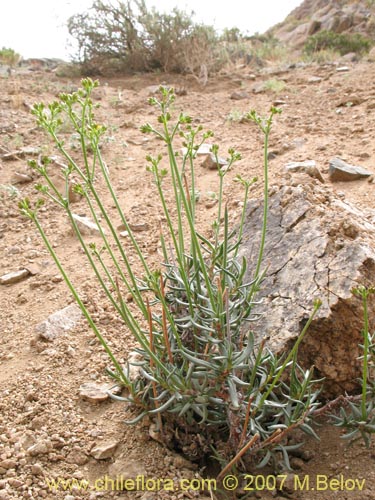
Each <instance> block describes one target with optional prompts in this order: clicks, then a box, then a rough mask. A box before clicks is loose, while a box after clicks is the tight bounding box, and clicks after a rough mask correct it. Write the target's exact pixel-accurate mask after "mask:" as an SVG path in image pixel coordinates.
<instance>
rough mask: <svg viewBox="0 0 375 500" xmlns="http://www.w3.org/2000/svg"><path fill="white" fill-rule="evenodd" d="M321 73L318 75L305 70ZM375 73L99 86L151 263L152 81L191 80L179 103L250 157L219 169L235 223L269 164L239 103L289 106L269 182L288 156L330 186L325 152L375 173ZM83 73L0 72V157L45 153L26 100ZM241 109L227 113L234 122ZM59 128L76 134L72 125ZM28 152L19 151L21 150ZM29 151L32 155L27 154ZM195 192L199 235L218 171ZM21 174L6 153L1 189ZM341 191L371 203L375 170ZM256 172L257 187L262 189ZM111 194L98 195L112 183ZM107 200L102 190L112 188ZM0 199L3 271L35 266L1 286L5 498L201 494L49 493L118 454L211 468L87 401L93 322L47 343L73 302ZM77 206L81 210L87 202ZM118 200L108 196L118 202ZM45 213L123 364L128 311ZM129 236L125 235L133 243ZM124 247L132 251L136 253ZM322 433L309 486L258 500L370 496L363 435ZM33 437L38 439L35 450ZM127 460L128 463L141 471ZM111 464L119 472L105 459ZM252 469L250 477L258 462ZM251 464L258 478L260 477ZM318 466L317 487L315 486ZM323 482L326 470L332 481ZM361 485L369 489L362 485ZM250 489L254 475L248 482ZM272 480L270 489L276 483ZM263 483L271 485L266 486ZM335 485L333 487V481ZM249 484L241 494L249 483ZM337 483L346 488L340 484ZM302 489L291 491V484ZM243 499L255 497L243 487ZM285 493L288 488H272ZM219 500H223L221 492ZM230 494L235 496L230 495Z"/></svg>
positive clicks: (367, 67)
mask: <svg viewBox="0 0 375 500" xmlns="http://www.w3.org/2000/svg"><path fill="white" fill-rule="evenodd" d="M312 77H319V78H312ZM270 79H278V80H282V81H284V82H285V88H284V89H283V90H281V91H280V92H279V93H275V92H274V91H272V90H267V91H264V92H259V93H254V92H253V89H254V87H258V86H259V85H260V84H261V83H262V82H265V81H268V80H270ZM374 81H375V67H374V65H373V64H371V63H358V64H350V65H349V68H348V71H342V72H341V71H337V66H335V65H326V66H318V65H309V66H305V67H295V68H289V69H285V68H284V69H283V68H281V69H280V68H271V69H269V70H267V71H263V72H259V73H255V74H252V73H250V71H248V70H246V69H244V68H242V69H233V70H232V72H231V73H230V74H228V75H222V76H220V77H217V78H212V79H210V80H209V82H208V85H207V86H206V87H204V88H201V87H199V85H198V84H197V83H196V82H195V81H192V80H191V79H189V78H183V77H176V76H168V75H149V76H139V75H137V76H132V77H127V78H117V79H110V80H106V79H105V78H102V79H101V87H100V88H99V89H98V90H97V91H96V97H97V99H99V100H100V103H101V108H100V110H99V111H98V116H99V117H101V119H102V120H103V121H104V122H106V123H107V124H108V126H109V129H108V138H107V141H106V143H105V145H104V151H103V154H104V156H105V159H106V161H107V163H108V166H109V170H110V173H111V176H112V180H113V183H114V185H115V187H116V191H117V193H118V196H119V199H120V202H121V205H122V207H123V209H124V210H125V212H126V213H128V214H129V218H130V221H131V222H132V221H133V222H134V223H137V224H143V223H147V224H148V226H147V227H146V230H144V231H142V232H139V233H138V234H137V237H138V240H139V242H140V245H141V246H142V248H143V249H144V251H145V253H146V254H147V256H148V258H149V259H150V261H151V262H154V263H155V264H157V263H158V262H160V256H159V253H158V251H157V249H158V247H157V240H158V235H157V218H158V201H157V197H156V194H155V191H154V186H153V185H152V182H151V178H150V177H149V175H148V174H146V171H145V156H146V154H149V153H156V152H158V151H159V148H160V143H159V142H158V141H157V140H155V139H152V138H150V137H148V136H147V137H145V136H143V135H142V134H141V133H140V131H139V127H140V126H141V125H142V124H143V123H144V122H146V121H154V120H155V117H154V111H153V109H152V108H151V107H150V106H149V105H148V104H147V99H148V97H149V95H150V92H151V90H150V88H149V87H150V85H155V84H159V83H166V84H171V85H174V86H176V87H177V88H185V89H186V91H187V93H186V95H181V96H178V97H177V100H176V103H175V111H176V113H177V112H178V111H180V110H183V111H185V112H186V113H188V114H190V115H191V116H193V117H194V118H195V120H196V123H201V124H202V125H204V127H205V128H208V129H212V130H213V131H214V133H215V142H216V143H217V144H219V145H220V149H221V151H223V152H224V151H226V150H227V149H228V147H232V146H233V147H235V148H236V149H237V150H239V151H240V152H241V154H242V160H241V161H239V162H238V163H237V164H236V167H235V168H234V170H233V172H230V173H229V174H228V176H227V177H226V181H225V188H226V196H227V200H228V205H229V207H230V209H231V220H232V221H233V223H234V222H235V221H236V220H237V218H238V216H239V214H240V210H241V206H240V202H241V199H242V198H241V191H240V188H239V186H238V185H237V184H235V183H233V179H234V177H235V175H236V174H237V173H241V174H242V175H243V176H244V177H246V178H249V177H250V176H251V177H252V176H255V175H258V176H260V177H261V173H262V137H261V135H260V133H259V131H258V130H257V129H256V127H255V126H254V125H253V124H249V123H240V122H239V121H238V120H236V118H237V117H238V116H239V114H240V113H242V112H245V111H248V110H249V109H252V108H255V109H256V110H257V111H258V112H259V113H261V114H262V113H266V112H267V110H268V109H269V107H270V105H271V104H272V103H277V101H282V102H279V104H280V107H282V108H283V113H282V114H281V115H280V116H277V117H276V119H275V126H274V130H273V133H272V138H271V146H270V149H271V151H273V152H274V153H275V154H274V158H273V159H272V160H271V162H270V169H271V182H274V183H275V182H282V181H285V171H284V166H285V165H286V164H287V163H288V162H290V161H299V160H308V159H309V160H315V161H316V162H317V166H318V167H319V169H320V171H321V172H322V174H323V177H324V178H325V180H326V182H327V183H328V184H330V183H329V180H328V175H327V172H328V164H329V160H330V159H331V158H333V157H335V156H340V157H341V158H343V159H345V160H347V161H348V162H349V163H351V164H355V165H361V166H363V167H365V168H367V169H369V170H370V171H375V167H374V165H373V157H374V153H375V139H374V137H375V135H374V131H375V120H374V115H373V109H375V84H374ZM78 85H79V81H78V80H74V81H73V80H69V79H59V78H57V77H56V76H55V75H54V74H53V73H48V72H42V71H38V72H24V73H22V74H16V75H13V76H12V77H10V78H5V77H4V78H2V79H1V87H0V103H1V106H0V133H1V135H0V154H1V155H3V154H5V153H7V152H12V151H16V150H18V151H19V150H21V149H22V148H24V147H28V146H32V147H39V148H41V151H42V152H43V153H52V152H53V151H52V149H51V145H50V143H49V141H48V139H46V137H45V135H44V134H43V133H42V132H41V131H40V130H39V129H38V128H37V127H36V125H35V121H34V118H33V116H32V115H31V114H30V110H29V108H30V105H32V104H33V103H34V102H36V101H44V102H45V101H51V100H53V99H55V98H56V96H57V95H58V94H59V93H60V92H70V91H73V90H75V89H76V88H77V86H78ZM237 90H241V91H248V93H249V97H248V98H245V99H242V100H238V101H237V100H233V99H231V98H230V96H231V94H232V93H233V92H234V91H237ZM230 118H232V119H230ZM66 138H67V140H68V141H71V142H72V143H74V138H73V137H71V132H70V131H69V129H68V127H67V130H66ZM19 156H20V155H19ZM26 156H27V155H26ZM197 168H198V169H199V170H198V171H199V175H198V183H199V185H198V189H199V190H200V192H201V200H200V202H199V205H198V206H199V207H200V208H199V215H198V221H199V224H200V226H201V227H202V230H203V231H204V232H206V233H208V232H209V230H210V220H211V219H210V216H211V215H212V214H213V213H214V212H213V211H214V208H212V207H210V205H211V192H214V191H217V187H216V186H217V185H216V180H217V179H216V173H215V172H213V171H211V170H206V169H204V168H203V167H201V166H200V165H199V164H198V165H197ZM15 172H19V173H28V169H27V166H26V158H21V157H19V158H16V159H13V160H11V161H9V160H8V161H5V160H4V159H3V160H2V161H1V162H0V173H1V181H0V184H1V185H2V186H9V185H11V184H12V183H13V179H14V175H15ZM34 184H35V182H27V183H24V184H17V189H18V191H19V196H20V197H25V196H30V197H35V194H34V187H33V186H34ZM331 188H332V189H333V190H334V191H335V192H337V193H341V194H340V196H342V197H345V198H346V199H347V200H349V201H351V202H353V203H355V204H357V205H358V206H359V207H361V208H363V209H365V208H367V207H370V208H375V202H374V195H373V190H374V184H372V183H371V182H370V183H369V182H368V181H367V180H361V181H355V182H350V183H336V184H332V185H331ZM261 189H262V186H261V182H259V183H258V184H257V185H256V186H254V188H253V189H252V192H251V196H252V197H256V196H259V195H260V192H261ZM103 193H104V191H103ZM103 195H104V196H106V195H105V194H103ZM1 196H2V199H1V205H0V255H1V261H0V275H3V274H6V273H8V272H11V271H16V270H18V269H20V268H24V267H26V268H27V267H30V264H32V266H33V269H34V270H35V269H36V270H37V271H38V272H37V273H36V274H34V275H30V276H29V277H28V278H27V279H26V280H23V281H21V282H19V283H15V284H11V285H6V286H0V301H1V308H0V325H1V343H0V396H1V397H0V500H13V499H14V500H16V499H29V498H46V499H50V498H51V499H52V498H56V499H65V500H74V499H77V500H78V499H86V498H89V499H94V498H105V499H106V498H113V497H115V498H124V499H125V498H126V499H127V498H142V499H143V500H151V499H154V498H155V499H156V498H171V499H173V498H181V499H185V498H186V499H187V498H201V499H203V498H211V496H210V494H209V493H208V492H206V493H205V492H199V491H194V489H193V488H190V490H189V491H182V490H179V491H174V492H171V491H161V492H158V493H156V492H153V491H145V490H144V491H130V492H122V491H121V492H119V491H117V492H110V491H108V490H107V491H92V490H91V491H87V492H84V491H80V490H79V488H78V487H75V488H74V489H73V491H71V492H69V491H62V488H60V490H58V491H51V490H49V488H48V485H47V483H46V478H47V479H51V478H54V479H56V480H57V479H58V478H61V479H70V478H75V479H76V480H78V481H79V480H89V481H92V482H93V481H95V480H96V479H98V478H100V477H102V476H103V475H105V474H107V473H108V471H109V468H110V467H113V462H115V464H117V466H118V469H117V470H120V471H121V466H122V467H123V468H124V469H127V470H130V469H131V470H136V471H138V473H139V474H141V475H142V474H143V473H147V476H148V477H151V478H169V479H173V480H174V481H175V482H177V481H179V479H181V478H182V479H183V478H186V479H189V478H190V479H191V478H193V477H198V475H199V473H200V474H201V475H202V477H204V475H205V471H204V470H200V471H199V470H192V469H191V464H189V463H187V462H185V461H184V460H183V459H181V457H179V456H178V455H176V454H174V453H172V452H171V451H168V450H166V449H164V448H163V447H162V446H161V445H160V444H159V443H157V442H155V441H154V440H152V439H151V438H150V437H149V431H148V424H147V422H144V423H143V424H139V425H138V426H136V427H129V426H127V425H125V424H124V420H126V419H128V418H129V417H131V416H132V415H133V413H132V410H131V408H128V407H126V406H125V405H123V404H122V403H117V402H113V401H109V400H107V401H104V402H102V403H98V404H92V403H91V402H89V401H85V400H84V399H83V398H82V397H81V396H80V395H79V387H80V386H81V385H82V384H84V383H88V382H96V383H99V384H106V383H108V382H109V379H108V377H107V375H106V373H105V367H106V366H107V364H108V360H107V357H106V354H105V353H104V352H103V350H102V349H101V348H100V346H99V344H98V342H97V341H96V340H95V338H94V336H93V334H92V332H91V331H90V330H89V328H88V326H87V325H86V324H85V322H83V321H81V322H80V323H79V324H78V325H77V326H76V327H75V328H74V329H73V330H71V331H69V332H68V333H66V334H64V335H62V336H60V337H59V338H57V339H55V340H53V341H52V342H46V341H44V342H43V341H42V340H40V338H39V337H38V334H37V333H36V331H35V327H36V326H37V325H38V324H39V323H40V322H41V321H43V320H45V319H46V318H47V317H48V316H49V315H50V314H51V313H53V312H55V311H57V310H59V309H61V308H63V307H66V306H67V305H69V304H71V303H72V302H73V299H72V297H71V296H70V294H69V292H68V290H67V288H66V285H65V284H64V282H63V281H62V280H61V278H60V276H59V274H58V271H57V269H56V268H55V265H54V263H53V262H52V260H51V257H50V256H49V254H48V252H47V251H46V249H45V247H44V246H43V243H42V241H41V239H40V237H39V236H38V235H37V233H36V231H35V228H34V227H33V225H32V224H31V222H29V221H27V220H26V219H24V218H22V217H21V216H20V214H19V211H18V208H17V199H18V198H17V194H15V195H14V197H12V196H11V195H10V194H9V192H8V191H5V190H4V189H2V192H1ZM82 207H83V206H80V202H77V204H76V213H78V214H80V215H85V213H84V212H82V210H83V208H82ZM111 210H113V207H111V206H110V211H111ZM41 214H42V216H41V218H42V221H43V224H44V226H45V228H46V232H47V234H48V235H49V236H50V238H51V241H52V243H53V246H54V248H55V250H56V251H57V252H58V253H59V255H60V256H61V258H62V261H63V263H64V264H65V267H66V269H67V271H68V272H69V274H70V276H71V277H72V280H73V282H74V283H75V284H76V285H77V288H78V289H79V291H80V293H81V294H82V296H83V298H84V299H85V301H86V303H87V305H88V307H89V310H90V312H91V313H92V314H93V317H94V318H95V319H96V320H97V321H98V324H99V326H100V328H101V331H102V333H103V335H105V337H106V338H107V339H108V340H109V342H110V344H111V347H112V348H113V350H114V352H115V353H116V354H117V355H118V357H119V358H120V359H126V356H127V354H128V352H129V351H131V349H132V347H133V346H134V341H133V339H132V338H131V337H130V336H129V333H128V332H127V331H126V329H125V328H124V327H123V326H122V325H121V323H120V321H119V320H118V319H117V318H116V317H115V315H114V314H113V313H112V312H111V311H110V310H109V309H108V308H107V306H106V304H105V301H104V300H103V297H102V294H101V293H100V292H99V291H98V290H97V288H96V285H95V281H94V279H93V278H92V276H91V275H90V273H89V271H88V267H87V264H86V263H85V262H84V259H83V255H82V252H81V251H80V250H79V245H78V241H77V240H76V239H75V238H74V237H73V236H72V234H71V233H70V231H69V227H68V225H67V223H66V221H65V220H64V218H63V217H62V216H61V214H60V213H59V212H58V210H57V208H56V207H54V206H52V205H50V204H47V206H46V208H43V209H42V212H41ZM124 245H126V240H124ZM129 251H130V252H131V250H129ZM318 433H319V434H320V436H321V441H320V442H319V443H317V442H315V441H309V440H307V444H306V446H305V448H304V449H305V450H307V453H306V454H305V455H304V456H303V458H304V460H302V459H300V458H299V459H298V458H297V459H294V466H295V474H299V477H300V478H301V479H300V481H301V482H302V480H303V478H304V477H307V476H308V477H309V478H310V484H309V487H307V483H304V486H303V487H301V488H300V487H299V485H300V483H298V482H297V483H296V482H294V483H293V481H296V480H294V479H293V478H294V477H295V476H290V477H288V481H289V490H288V491H287V490H285V489H284V490H283V492H281V493H280V492H279V493H278V494H276V492H272V491H260V492H259V491H258V492H256V493H255V496H256V497H257V498H268V497H270V498H272V497H275V498H281V497H282V496H287V497H289V496H290V497H291V498H294V499H296V500H297V499H298V500H302V499H307V498H308V499H314V500H333V499H336V498H339V499H340V500H345V499H358V500H359V499H361V500H362V499H366V498H368V499H372V498H375V469H374V459H375V454H374V448H373V447H371V448H370V449H369V450H367V449H366V448H365V447H364V446H363V445H362V444H361V443H357V444H356V445H354V446H353V447H351V448H347V447H346V445H345V443H344V442H343V441H342V440H341V439H340V435H339V432H338V431H337V430H335V429H333V428H332V427H328V426H326V425H323V426H322V427H321V428H319V429H318ZM108 442H110V443H114V444H116V445H117V446H116V449H115V451H114V452H113V454H112V455H113V456H111V457H110V458H107V459H96V458H94V456H93V454H95V451H94V449H95V447H97V446H101V445H103V443H104V444H106V443H108ZM33 445H36V448H35V447H34V448H32V446H33ZM132 468H133V469H132ZM110 470H112V473H113V470H114V469H113V468H112V469H110ZM249 473H254V471H252V472H251V471H250V472H249ZM255 474H258V472H255ZM317 475H320V476H321V480H320V482H319V481H318V482H317V480H316V477H317ZM324 478H326V479H324ZM335 478H339V480H340V481H341V478H343V483H340V485H339V489H338V491H334V488H336V483H332V484H331V485H330V486H327V484H326V483H325V481H326V480H330V479H335ZM362 479H363V480H365V483H364V485H363V491H360V486H359V483H356V484H355V487H354V490H353V491H347V490H348V489H350V488H351V486H352V483H351V482H350V481H348V482H346V483H345V481H347V480H359V481H361V480H362ZM246 483H247V484H248V486H249V488H250V487H252V484H251V479H250V478H246ZM269 484H270V485H271V486H270V488H269V489H270V490H272V483H271V482H270V483H269ZM258 485H260V488H259V489H265V490H267V487H264V488H262V484H261V483H258ZM326 486H327V487H326ZM249 488H248V489H249ZM340 488H341V489H340ZM293 489H294V490H296V491H294V492H293ZM248 493H249V494H253V492H251V491H249V492H248ZM277 495H279V496H277ZM212 498H214V497H213V496H212ZM222 498H234V496H232V494H231V493H229V492H227V493H226V494H225V495H223V496H222Z"/></svg>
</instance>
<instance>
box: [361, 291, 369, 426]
mask: <svg viewBox="0 0 375 500" xmlns="http://www.w3.org/2000/svg"><path fill="white" fill-rule="evenodd" d="M367 298H368V295H367V293H366V292H364V293H363V294H362V303H363V321H364V326H363V337H364V339H363V340H364V342H363V346H364V347H363V350H364V358H363V369H362V400H361V409H362V420H363V421H366V420H367V408H366V402H367V377H368V353H369V331H368V330H369V324H368V309H367Z"/></svg>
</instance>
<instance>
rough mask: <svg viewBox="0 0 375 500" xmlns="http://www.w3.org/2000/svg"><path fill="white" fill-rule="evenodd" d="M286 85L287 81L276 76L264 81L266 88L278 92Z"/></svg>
mask: <svg viewBox="0 0 375 500" xmlns="http://www.w3.org/2000/svg"><path fill="white" fill-rule="evenodd" d="M285 87H286V83H285V82H284V81H283V80H278V79H276V78H271V79H270V80H267V81H266V82H264V89H265V90H270V91H271V92H275V93H276V94H277V93H279V92H282V91H283V90H284V89H285Z"/></svg>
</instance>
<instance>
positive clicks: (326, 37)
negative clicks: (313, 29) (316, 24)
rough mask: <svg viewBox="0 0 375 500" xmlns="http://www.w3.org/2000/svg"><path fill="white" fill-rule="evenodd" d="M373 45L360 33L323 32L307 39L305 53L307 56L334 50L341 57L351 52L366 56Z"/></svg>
mask: <svg viewBox="0 0 375 500" xmlns="http://www.w3.org/2000/svg"><path fill="white" fill-rule="evenodd" d="M372 45H373V42H372V40H370V39H368V38H366V37H364V36H363V35H361V34H359V33H355V34H348V33H335V32H334V31H327V30H323V31H320V32H319V33H316V34H315V35H312V36H310V37H309V38H308V39H307V41H306V43H305V45H304V52H305V53H306V54H307V55H312V54H314V53H316V52H320V51H324V50H333V51H336V52H338V53H339V54H340V55H345V54H348V53H349V52H355V53H356V54H365V53H367V52H368V51H369V50H370V48H371V46H372Z"/></svg>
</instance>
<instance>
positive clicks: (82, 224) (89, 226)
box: [72, 214, 105, 235]
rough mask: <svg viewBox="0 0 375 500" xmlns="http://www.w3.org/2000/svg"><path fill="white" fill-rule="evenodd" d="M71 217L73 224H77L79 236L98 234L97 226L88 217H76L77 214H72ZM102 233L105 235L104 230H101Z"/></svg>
mask: <svg viewBox="0 0 375 500" xmlns="http://www.w3.org/2000/svg"><path fill="white" fill-rule="evenodd" d="M72 217H73V219H74V221H75V223H76V224H77V227H78V229H79V231H80V232H81V234H83V235H85V234H86V235H95V234H100V231H99V227H98V225H97V224H96V223H95V222H94V221H92V220H91V219H89V218H88V217H84V216H81V215H77V214H72ZM103 232H104V233H105V231H104V230H103Z"/></svg>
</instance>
